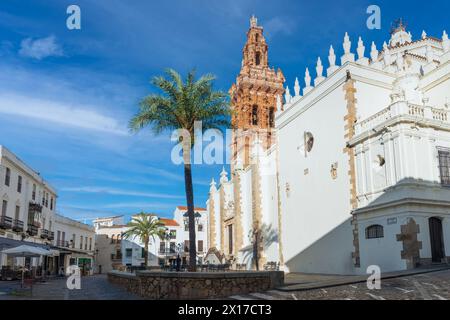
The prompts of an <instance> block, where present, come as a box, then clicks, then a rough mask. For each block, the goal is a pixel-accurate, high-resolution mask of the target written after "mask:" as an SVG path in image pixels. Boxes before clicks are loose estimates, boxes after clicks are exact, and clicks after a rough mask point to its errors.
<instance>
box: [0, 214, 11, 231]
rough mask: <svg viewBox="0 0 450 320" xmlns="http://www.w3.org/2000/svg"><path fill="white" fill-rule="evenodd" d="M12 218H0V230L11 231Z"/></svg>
mask: <svg viewBox="0 0 450 320" xmlns="http://www.w3.org/2000/svg"><path fill="white" fill-rule="evenodd" d="M11 228H12V218H11V217H8V216H0V229H11Z"/></svg>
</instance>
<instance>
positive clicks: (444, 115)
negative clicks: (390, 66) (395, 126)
mask: <svg viewBox="0 0 450 320" xmlns="http://www.w3.org/2000/svg"><path fill="white" fill-rule="evenodd" d="M448 113H449V111H448V110H447V109H442V108H435V107H431V106H424V105H418V104H412V103H408V102H406V101H398V102H394V103H393V104H391V105H390V106H388V107H387V108H385V109H383V110H381V111H379V112H377V113H376V114H374V115H372V116H370V117H369V118H367V119H365V120H363V121H358V122H357V123H355V133H356V135H359V134H362V133H363V132H366V131H370V130H373V129H376V128H377V127H379V126H382V125H383V124H384V123H385V122H387V121H388V120H391V119H400V120H401V119H402V118H403V119H405V118H410V119H412V120H414V121H417V120H419V121H420V120H432V121H440V122H442V123H446V124H450V121H449V114H448Z"/></svg>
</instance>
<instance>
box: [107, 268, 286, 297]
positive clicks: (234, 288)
mask: <svg viewBox="0 0 450 320" xmlns="http://www.w3.org/2000/svg"><path fill="white" fill-rule="evenodd" d="M108 279H109V281H110V282H112V283H115V284H118V285H121V286H124V287H126V289H127V290H128V291H129V292H132V293H135V294H137V295H140V296H142V297H145V298H149V299H173V300H174V299H183V300H185V299H207V298H223V297H228V296H231V295H235V294H246V293H250V292H260V291H266V290H270V289H272V288H276V287H279V286H282V285H283V283H284V272H282V271H246V272H234V271H230V272H154V271H138V272H136V274H131V273H126V272H119V271H111V272H109V273H108Z"/></svg>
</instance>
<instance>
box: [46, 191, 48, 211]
mask: <svg viewBox="0 0 450 320" xmlns="http://www.w3.org/2000/svg"><path fill="white" fill-rule="evenodd" d="M45 207H47V208H48V193H46V194H45Z"/></svg>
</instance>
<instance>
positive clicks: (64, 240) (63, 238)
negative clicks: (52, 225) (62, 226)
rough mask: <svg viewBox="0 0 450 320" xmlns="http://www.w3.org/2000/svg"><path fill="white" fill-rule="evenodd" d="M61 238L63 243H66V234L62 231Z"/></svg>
mask: <svg viewBox="0 0 450 320" xmlns="http://www.w3.org/2000/svg"><path fill="white" fill-rule="evenodd" d="M61 238H62V242H63V243H64V242H66V233H65V232H64V231H63V232H62V235H61Z"/></svg>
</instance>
